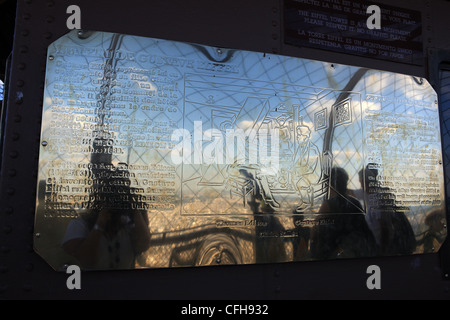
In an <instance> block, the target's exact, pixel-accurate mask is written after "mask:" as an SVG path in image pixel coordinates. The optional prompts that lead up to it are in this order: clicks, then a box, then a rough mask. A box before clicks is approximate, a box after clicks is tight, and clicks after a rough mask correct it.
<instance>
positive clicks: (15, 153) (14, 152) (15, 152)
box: [9, 151, 19, 159]
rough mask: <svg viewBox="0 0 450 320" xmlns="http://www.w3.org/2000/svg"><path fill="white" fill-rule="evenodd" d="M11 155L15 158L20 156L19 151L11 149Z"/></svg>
mask: <svg viewBox="0 0 450 320" xmlns="http://www.w3.org/2000/svg"><path fill="white" fill-rule="evenodd" d="M9 156H10V157H11V158H13V159H15V158H17V157H18V156H19V153H18V152H17V151H11V152H10V153H9Z"/></svg>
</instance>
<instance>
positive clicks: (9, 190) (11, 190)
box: [6, 188, 16, 196]
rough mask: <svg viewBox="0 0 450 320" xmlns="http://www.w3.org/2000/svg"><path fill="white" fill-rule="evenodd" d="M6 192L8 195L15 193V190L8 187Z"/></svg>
mask: <svg viewBox="0 0 450 320" xmlns="http://www.w3.org/2000/svg"><path fill="white" fill-rule="evenodd" d="M6 193H7V194H8V195H10V196H12V195H14V193H16V190H15V189H14V188H8V189H6Z"/></svg>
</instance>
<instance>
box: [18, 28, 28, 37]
mask: <svg viewBox="0 0 450 320" xmlns="http://www.w3.org/2000/svg"><path fill="white" fill-rule="evenodd" d="M20 34H21V35H22V36H23V37H26V36H28V35H29V34H30V31H28V30H27V29H24V30H22V32H21V33H20Z"/></svg>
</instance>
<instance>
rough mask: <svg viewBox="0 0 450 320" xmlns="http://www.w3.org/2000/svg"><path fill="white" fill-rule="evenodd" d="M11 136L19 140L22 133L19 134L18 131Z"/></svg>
mask: <svg viewBox="0 0 450 320" xmlns="http://www.w3.org/2000/svg"><path fill="white" fill-rule="evenodd" d="M11 137H12V139H13V141H18V140H19V139H20V134H18V133H17V132H14V133H13V134H12V135H11Z"/></svg>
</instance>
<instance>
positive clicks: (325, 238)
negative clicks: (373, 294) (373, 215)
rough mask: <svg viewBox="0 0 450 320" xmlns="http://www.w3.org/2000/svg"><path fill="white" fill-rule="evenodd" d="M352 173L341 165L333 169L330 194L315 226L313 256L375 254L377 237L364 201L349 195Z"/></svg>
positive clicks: (319, 257)
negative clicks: (368, 219) (373, 232)
mask: <svg viewBox="0 0 450 320" xmlns="http://www.w3.org/2000/svg"><path fill="white" fill-rule="evenodd" d="M348 181H349V176H348V174H347V172H346V171H345V170H344V169H342V168H333V169H332V170H331V180H330V197H329V199H327V200H325V201H324V202H323V204H322V207H321V209H320V214H321V218H323V219H324V220H323V222H322V221H320V220H319V221H318V224H317V225H316V226H315V227H314V228H313V230H312V236H311V254H312V257H313V258H314V259H335V258H344V257H345V258H351V257H368V256H373V255H374V254H375V252H376V243H375V239H374V237H373V235H372V232H371V231H370V229H369V227H368V225H367V222H366V220H365V218H364V215H363V213H362V212H363V211H362V207H361V204H360V203H359V201H358V200H357V199H355V198H353V197H352V196H350V195H349V192H348Z"/></svg>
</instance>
